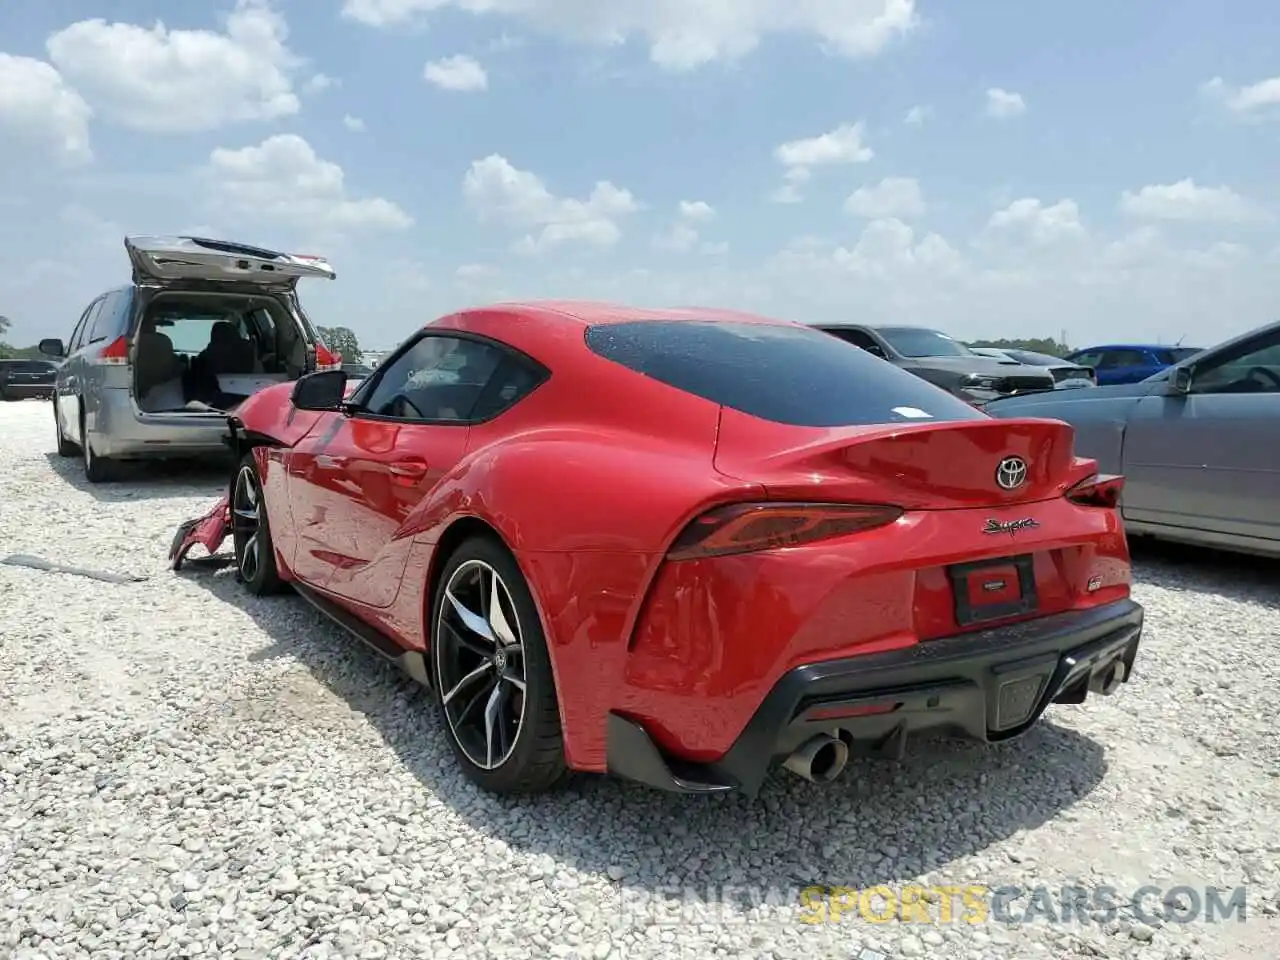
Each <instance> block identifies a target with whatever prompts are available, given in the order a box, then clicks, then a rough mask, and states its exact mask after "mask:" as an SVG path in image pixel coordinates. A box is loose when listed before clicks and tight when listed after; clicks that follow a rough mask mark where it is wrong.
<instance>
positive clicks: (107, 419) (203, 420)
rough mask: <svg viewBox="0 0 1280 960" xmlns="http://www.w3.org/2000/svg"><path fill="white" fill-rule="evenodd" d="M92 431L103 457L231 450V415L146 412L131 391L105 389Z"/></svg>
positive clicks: (174, 454)
mask: <svg viewBox="0 0 1280 960" xmlns="http://www.w3.org/2000/svg"><path fill="white" fill-rule="evenodd" d="M89 409H90V411H91V412H92V419H91V422H90V423H89V424H88V429H89V432H90V433H91V434H92V435H93V449H94V451H95V452H96V453H97V454H98V456H100V457H111V458H115V459H122V460H128V459H145V458H150V457H193V456H205V455H209V454H219V453H226V452H227V449H228V448H227V442H226V438H227V436H228V431H227V418H226V417H225V416H224V415H221V414H216V413H143V412H141V411H139V410H138V409H137V407H135V406H134V404H133V398H132V397H130V396H129V391H128V390H119V389H109V390H104V391H102V396H101V400H100V402H99V403H98V404H97V406H96V409H95V408H94V407H90V408H89Z"/></svg>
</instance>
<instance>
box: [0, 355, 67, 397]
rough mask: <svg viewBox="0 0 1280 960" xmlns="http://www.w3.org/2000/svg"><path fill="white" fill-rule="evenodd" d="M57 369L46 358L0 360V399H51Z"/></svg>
mask: <svg viewBox="0 0 1280 960" xmlns="http://www.w3.org/2000/svg"><path fill="white" fill-rule="evenodd" d="M57 370H58V368H57V367H56V366H55V365H54V364H52V363H50V362H49V361H48V360H0V400H28V399H36V400H52V399H53V381H54V375H55V374H56V373H57Z"/></svg>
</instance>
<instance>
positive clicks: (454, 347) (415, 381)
mask: <svg viewBox="0 0 1280 960" xmlns="http://www.w3.org/2000/svg"><path fill="white" fill-rule="evenodd" d="M505 357H506V353H505V352H504V351H502V350H500V349H499V348H498V347H495V346H492V345H491V344H487V343H482V342H480V341H478V340H471V339H466V338H463V337H453V336H446V335H435V334H428V335H426V336H423V337H422V338H421V339H419V340H417V341H416V342H415V343H414V344H413V345H412V346H411V347H409V349H408V350H406V351H405V352H404V353H402V354H401V355H400V356H399V357H397V358H396V359H395V360H394V361H392V362H391V363H388V364H383V365H381V366H379V368H378V374H377V379H376V381H374V383H373V386H372V389H371V390H370V391H369V393H368V394H366V395H365V396H362V397H360V398H359V400H358V402H359V403H360V405H361V406H362V407H363V408H364V409H365V410H366V411H367V412H368V413H371V414H373V415H375V416H379V417H394V418H396V419H399V420H416V421H426V422H430V423H466V422H468V421H470V420H472V419H473V418H474V417H473V413H472V411H473V410H474V409H475V408H476V406H477V405H478V403H479V401H480V398H481V396H482V395H483V394H484V392H485V387H486V386H487V385H488V383H489V381H490V379H491V378H492V377H493V374H494V371H495V370H496V369H497V368H498V365H499V364H500V363H501V362H502V361H503V359H505Z"/></svg>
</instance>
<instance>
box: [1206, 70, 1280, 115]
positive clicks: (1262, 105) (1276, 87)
mask: <svg viewBox="0 0 1280 960" xmlns="http://www.w3.org/2000/svg"><path fill="white" fill-rule="evenodd" d="M1200 90H1201V93H1203V94H1205V95H1206V96H1209V97H1211V98H1212V99H1214V100H1216V101H1217V102H1218V103H1220V104H1221V105H1222V107H1223V108H1224V109H1226V110H1227V111H1228V112H1229V113H1231V114H1233V115H1235V116H1236V117H1239V118H1240V119H1242V120H1259V119H1263V118H1276V117H1280V76H1277V77H1269V78H1267V79H1266V80H1259V81H1258V82H1257V83H1251V84H1249V85H1248V86H1244V87H1234V86H1231V85H1230V84H1228V83H1227V82H1226V81H1225V80H1223V79H1222V78H1221V77H1214V78H1213V79H1212V80H1210V81H1209V82H1208V83H1205V84H1203V85H1202V86H1201V88H1200Z"/></svg>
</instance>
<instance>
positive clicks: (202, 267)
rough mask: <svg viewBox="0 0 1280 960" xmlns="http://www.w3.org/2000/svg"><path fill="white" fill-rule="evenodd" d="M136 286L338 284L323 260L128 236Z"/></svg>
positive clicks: (200, 240) (217, 243)
mask: <svg viewBox="0 0 1280 960" xmlns="http://www.w3.org/2000/svg"><path fill="white" fill-rule="evenodd" d="M124 246H125V249H126V250H127V251H128V252H129V260H130V262H131V263H132V264H133V282H134V283H137V284H142V285H156V284H164V283H173V282H182V281H190V280H210V281H222V282H239V283H253V284H259V285H262V286H268V287H278V288H288V289H293V288H295V287H296V286H297V284H298V281H299V280H300V279H302V278H304V277H315V278H319V279H325V280H332V279H334V278H335V277H336V276H337V274H336V273H335V272H334V270H333V267H331V266H329V263H328V262H327V261H326V260H324V259H323V258H321V257H314V256H303V255H300V254H289V253H280V252H279V251H276V250H265V249H262V248H261V247H251V246H249V245H248V244H243V243H231V242H228V241H225V240H210V239H207V238H204V237H182V236H180V237H165V236H136V237H125V239H124Z"/></svg>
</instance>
